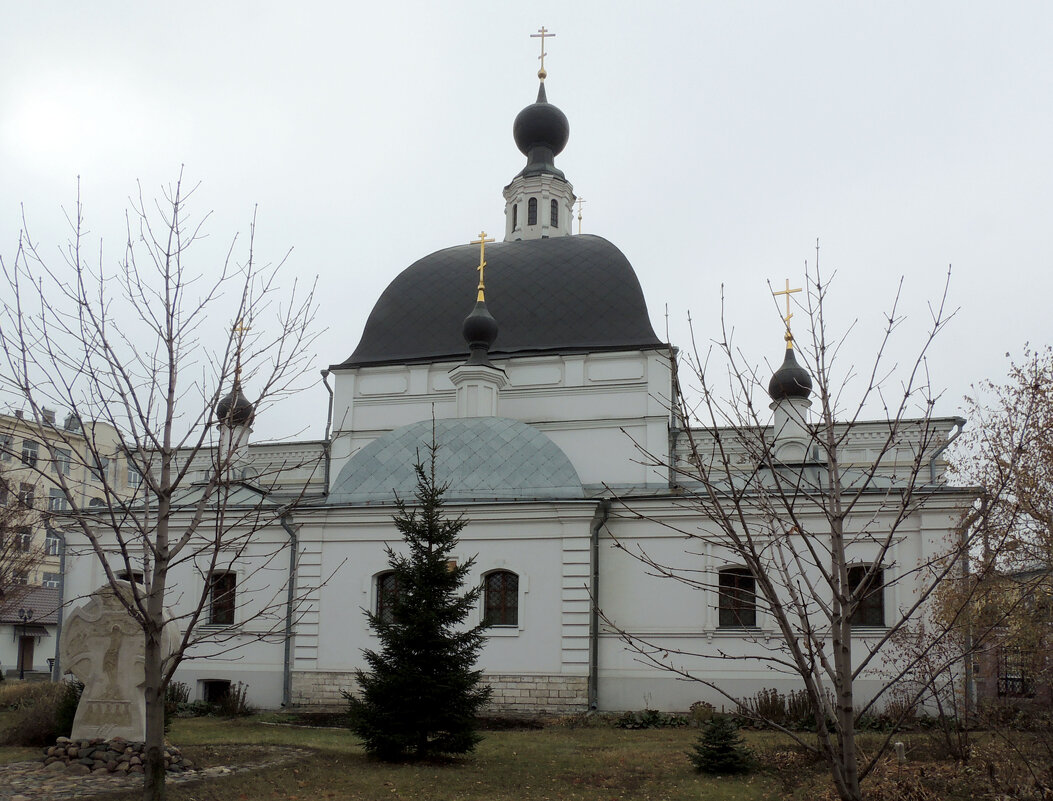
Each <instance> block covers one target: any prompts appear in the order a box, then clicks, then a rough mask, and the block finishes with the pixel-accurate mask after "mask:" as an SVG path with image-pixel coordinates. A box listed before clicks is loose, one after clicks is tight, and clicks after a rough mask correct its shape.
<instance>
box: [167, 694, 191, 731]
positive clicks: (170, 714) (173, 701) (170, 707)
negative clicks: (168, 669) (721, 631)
mask: <svg viewBox="0 0 1053 801" xmlns="http://www.w3.org/2000/svg"><path fill="white" fill-rule="evenodd" d="M189 702H190V685H189V684H187V683H186V682H182V681H170V682H168V686H167V687H165V734H168V730H169V729H170V728H171V726H172V718H174V717H175V716H176V715H177V714H178V713H179V710H180V707H181V706H183V705H184V704H187V703H189Z"/></svg>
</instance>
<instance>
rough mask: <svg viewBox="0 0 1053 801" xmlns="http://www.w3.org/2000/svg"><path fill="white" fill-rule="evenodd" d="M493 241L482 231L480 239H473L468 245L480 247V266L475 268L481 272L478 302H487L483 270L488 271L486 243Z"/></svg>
mask: <svg viewBox="0 0 1053 801" xmlns="http://www.w3.org/2000/svg"><path fill="white" fill-rule="evenodd" d="M493 241H494V240H493V238H492V237H491V238H490V239H487V238H486V231H480V232H479V238H478V239H473V240H472V241H471V242H469V243H468V244H470V245H478V246H479V266H478V267H476V268H475V269H477V270H478V271H479V287H478V289H479V296H478V297H477V298H476V300H486V297H485V294H484V292H485V290H486V285H485V284H484V283H483V270H485V269H486V243H487V242H493Z"/></svg>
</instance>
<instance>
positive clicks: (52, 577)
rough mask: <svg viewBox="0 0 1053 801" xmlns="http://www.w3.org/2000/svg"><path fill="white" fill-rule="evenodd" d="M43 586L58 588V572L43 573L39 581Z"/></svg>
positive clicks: (60, 581) (59, 576)
mask: <svg viewBox="0 0 1053 801" xmlns="http://www.w3.org/2000/svg"><path fill="white" fill-rule="evenodd" d="M40 583H41V585H43V586H45V587H51V588H52V589H56V590H57V589H58V586H59V584H61V583H62V576H61V575H60V574H59V573H45V574H44V578H43V580H42V581H41V582H40Z"/></svg>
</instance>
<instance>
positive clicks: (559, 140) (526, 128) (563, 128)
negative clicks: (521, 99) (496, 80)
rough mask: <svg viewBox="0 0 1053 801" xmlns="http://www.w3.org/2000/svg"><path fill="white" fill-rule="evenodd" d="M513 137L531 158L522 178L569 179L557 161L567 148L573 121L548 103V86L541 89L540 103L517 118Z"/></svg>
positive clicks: (528, 108) (521, 112) (523, 151)
mask: <svg viewBox="0 0 1053 801" xmlns="http://www.w3.org/2000/svg"><path fill="white" fill-rule="evenodd" d="M512 136H513V137H514V138H515V140H516V147H518V148H519V151H520V152H521V153H522V154H523V155H524V156H526V157H527V166H526V167H525V168H524V169H523V172H521V173H520V175H528V174H532V173H536V172H551V173H554V174H556V175H558V176H560V177H561V178H562V177H565V176H564V175H563V173H562V172H560V171H559V170H557V169H556V167H555V164H553V159H554V158H555V157H556V156H558V155H559V154H560V153H562V152H563V148H565V147H566V146H567V140H568V139H570V121H569V120H567V115H566V114H564V113H563V112H562V111H560V110H559V109H558V108H557V107H556V106H553V105H552V104H551V103H549V102H548V97H547V96H546V95H545V84H544V83H542V84H541V87H540V88H539V89H538V92H537V102H535V103H533V104H531V105H529V106H527V107H526V108H525V109H523V110H522V111H520V112H519V114H518V115H516V119H515V122H514V123H512Z"/></svg>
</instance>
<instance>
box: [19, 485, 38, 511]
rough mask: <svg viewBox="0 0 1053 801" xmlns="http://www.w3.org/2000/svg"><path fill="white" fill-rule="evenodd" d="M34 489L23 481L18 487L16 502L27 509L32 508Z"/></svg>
mask: <svg viewBox="0 0 1053 801" xmlns="http://www.w3.org/2000/svg"><path fill="white" fill-rule="evenodd" d="M35 493H36V487H35V486H34V485H33V484H27V483H25V482H24V481H23V482H22V483H21V484H19V486H18V500H19V502H20V503H21V504H22V505H23V506H24V507H26V508H27V509H32V508H33V502H34V501H35V500H36V498H35Z"/></svg>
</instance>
